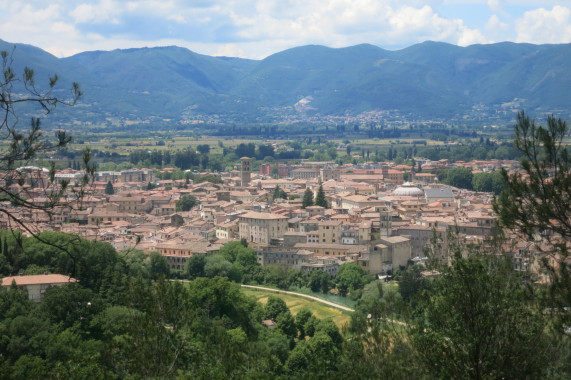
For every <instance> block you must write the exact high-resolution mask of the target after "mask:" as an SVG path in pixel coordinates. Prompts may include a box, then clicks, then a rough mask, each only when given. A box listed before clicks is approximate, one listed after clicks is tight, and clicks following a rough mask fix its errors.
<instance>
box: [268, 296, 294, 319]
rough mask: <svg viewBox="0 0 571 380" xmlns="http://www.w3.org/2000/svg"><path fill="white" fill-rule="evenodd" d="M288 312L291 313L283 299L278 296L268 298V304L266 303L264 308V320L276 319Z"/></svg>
mask: <svg viewBox="0 0 571 380" xmlns="http://www.w3.org/2000/svg"><path fill="white" fill-rule="evenodd" d="M286 312H288V313H289V309H288V307H287V305H286V303H285V301H284V300H283V299H281V298H280V297H276V296H269V297H268V302H266V306H265V307H264V318H266V319H272V318H273V319H275V318H277V316H278V315H280V314H283V313H286Z"/></svg>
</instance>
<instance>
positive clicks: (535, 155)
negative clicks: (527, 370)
mask: <svg viewBox="0 0 571 380" xmlns="http://www.w3.org/2000/svg"><path fill="white" fill-rule="evenodd" d="M514 129H515V139H514V145H515V147H516V149H517V150H519V151H520V152H521V154H522V155H523V160H522V161H521V167H522V169H523V173H517V172H516V173H511V174H508V173H507V172H506V171H505V170H502V176H503V178H504V181H505V182H504V185H505V190H504V191H502V193H501V194H500V196H499V197H498V198H497V199H496V201H495V202H494V210H495V211H496V213H497V214H498V217H499V221H500V224H501V225H502V226H505V227H508V228H513V229H516V230H518V231H520V232H521V233H523V234H524V236H526V237H527V239H528V240H529V241H537V240H538V239H545V240H546V241H547V242H548V243H549V244H548V245H547V247H548V251H549V252H547V253H549V254H550V255H552V256H553V257H554V258H555V262H556V264H555V265H550V264H549V262H548V261H547V260H545V262H544V265H545V266H546V268H547V269H548V270H549V271H550V272H551V277H552V283H551V293H552V296H553V300H552V302H553V303H554V304H555V305H556V306H559V307H561V308H562V310H565V309H564V308H567V307H571V273H570V271H569V265H568V260H569V253H568V248H567V247H568V246H569V243H570V242H571V155H570V153H569V148H568V146H567V145H566V142H565V140H566V138H567V135H568V130H567V124H566V123H565V122H564V121H563V120H561V119H555V117H553V116H550V117H548V118H547V126H546V127H542V126H540V125H537V124H536V123H535V121H534V120H530V118H529V116H527V115H526V114H525V113H524V111H521V112H519V113H518V115H517V123H516V125H515V127H514ZM537 246H539V245H537ZM559 315H560V316H561V317H562V324H561V326H560V327H561V328H563V326H565V325H571V314H570V313H568V312H561V313H559Z"/></svg>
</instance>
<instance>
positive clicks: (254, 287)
mask: <svg viewBox="0 0 571 380" xmlns="http://www.w3.org/2000/svg"><path fill="white" fill-rule="evenodd" d="M242 287H244V288H249V289H259V290H267V291H270V292H275V293H281V294H291V295H293V296H297V297H303V298H308V299H310V300H313V301H317V302H321V303H322V304H325V305H327V306H331V307H334V308H337V309H340V310H344V311H350V312H354V311H355V310H354V309H351V308H350V307H347V306H343V305H340V304H338V303H335V302H330V301H326V300H324V299H322V298H319V297H314V296H310V295H308V294H303V293H296V292H288V291H287V290H280V289H272V288H265V287H263V286H253V285H242Z"/></svg>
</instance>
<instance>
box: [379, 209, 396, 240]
mask: <svg viewBox="0 0 571 380" xmlns="http://www.w3.org/2000/svg"><path fill="white" fill-rule="evenodd" d="M392 218H393V215H392V212H391V210H390V208H389V207H387V206H384V207H382V208H381V226H380V227H381V228H380V230H381V231H380V232H381V237H387V236H391V235H392V233H393V230H392V227H393V223H392Z"/></svg>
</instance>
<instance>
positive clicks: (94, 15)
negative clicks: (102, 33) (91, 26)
mask: <svg viewBox="0 0 571 380" xmlns="http://www.w3.org/2000/svg"><path fill="white" fill-rule="evenodd" d="M121 11H122V9H121V5H120V4H119V3H117V2H115V1H113V0H101V1H100V2H99V3H98V4H95V5H91V4H86V3H84V4H80V5H78V6H77V7H76V8H75V9H73V10H72V11H71V12H70V15H71V16H72V17H73V18H74V21H75V22H76V23H112V24H118V23H119V20H118V18H117V17H118V16H119V15H120V13H121Z"/></svg>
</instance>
